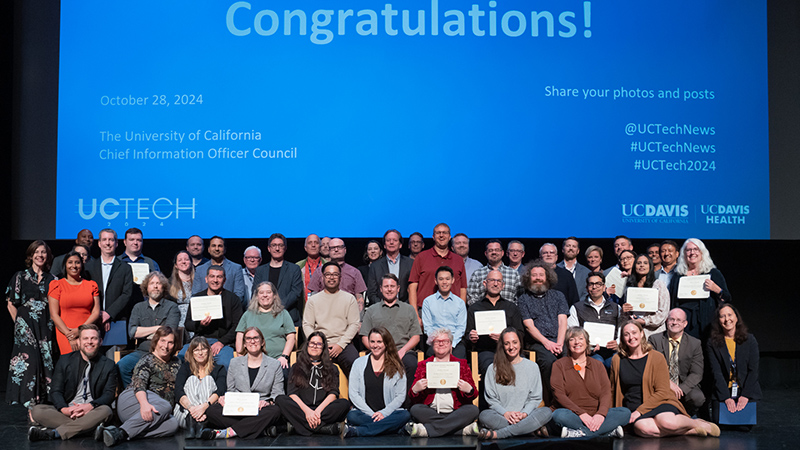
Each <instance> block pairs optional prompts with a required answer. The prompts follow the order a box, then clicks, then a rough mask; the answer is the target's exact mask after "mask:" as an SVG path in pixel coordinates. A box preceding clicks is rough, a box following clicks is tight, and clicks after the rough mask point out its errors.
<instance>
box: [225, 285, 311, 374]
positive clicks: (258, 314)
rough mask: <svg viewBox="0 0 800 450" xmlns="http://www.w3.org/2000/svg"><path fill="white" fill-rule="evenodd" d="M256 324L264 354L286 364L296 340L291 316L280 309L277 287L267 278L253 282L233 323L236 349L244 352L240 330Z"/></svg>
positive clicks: (244, 330) (243, 330)
mask: <svg viewBox="0 0 800 450" xmlns="http://www.w3.org/2000/svg"><path fill="white" fill-rule="evenodd" d="M252 327H256V328H258V329H259V331H261V338H262V339H263V340H264V351H265V352H266V354H267V356H269V357H271V358H274V359H275V360H277V361H278V362H279V363H280V365H281V367H282V368H283V369H284V370H286V369H288V368H289V355H290V354H291V353H292V350H293V349H294V344H295V342H297V332H296V331H295V328H294V322H292V317H291V316H290V315H289V313H288V312H286V310H285V309H283V304H281V297H280V295H278V289H277V288H276V287H275V285H274V284H272V283H270V282H269V281H264V282H262V283H261V284H259V285H258V286H256V289H255V294H254V295H253V298H251V299H250V305H248V307H247V311H245V312H244V314H243V315H242V318H241V319H239V324H238V325H237V326H236V347H235V348H236V352H237V353H239V354H240V355H243V354H245V353H246V352H247V348H246V345H245V344H246V342H245V340H244V334H245V332H246V331H247V329H248V328H252Z"/></svg>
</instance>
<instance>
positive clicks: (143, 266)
mask: <svg viewBox="0 0 800 450" xmlns="http://www.w3.org/2000/svg"><path fill="white" fill-rule="evenodd" d="M128 265H129V266H131V272H133V282H134V283H136V284H142V280H144V277H146V276H147V274H148V273H150V266H148V265H147V263H128Z"/></svg>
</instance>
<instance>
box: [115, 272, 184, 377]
mask: <svg viewBox="0 0 800 450" xmlns="http://www.w3.org/2000/svg"><path fill="white" fill-rule="evenodd" d="M141 289H142V294H143V295H144V298H145V301H142V302H139V303H137V304H135V305H133V310H132V311H131V319H130V321H129V322H128V337H129V338H131V339H137V340H138V343H139V345H137V346H136V351H134V352H133V353H129V354H127V355H125V357H124V358H122V359H120V360H119V362H118V363H117V367H119V373H120V378H121V379H122V388H123V389H125V388H126V387H128V385H129V384H130V382H131V376H132V375H133V368H134V367H136V363H137V362H139V360H140V359H142V356H144V355H146V354H147V353H148V352H150V337H151V336H152V335H153V333H155V332H156V330H158V328H159V327H162V326H168V327H172V329H173V330H177V329H178V322H179V321H180V320H181V311H180V309H178V304H177V303H175V302H174V301H162V300H164V299H165V298H166V296H167V295H168V292H169V280H167V277H165V276H164V274H162V273H161V272H150V273H149V274H147V276H146V277H144V280H142V286H141Z"/></svg>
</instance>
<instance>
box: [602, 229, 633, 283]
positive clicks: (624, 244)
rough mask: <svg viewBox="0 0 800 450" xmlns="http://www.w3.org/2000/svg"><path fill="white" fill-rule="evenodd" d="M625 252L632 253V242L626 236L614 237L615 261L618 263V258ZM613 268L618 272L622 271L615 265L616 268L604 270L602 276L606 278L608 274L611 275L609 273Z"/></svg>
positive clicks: (612, 267)
mask: <svg viewBox="0 0 800 450" xmlns="http://www.w3.org/2000/svg"><path fill="white" fill-rule="evenodd" d="M625 250H628V251H630V252H633V242H631V239H630V238H629V237H628V236H624V235H619V236H617V237H615V238H614V256H616V257H617V261H619V256H620V255H621V254H622V252H624V251H625ZM614 267H616V268H617V269H619V270H622V268H621V267H620V265H619V264H617V265H616V266H611V267H609V268H608V269H606V270H604V271H603V275H605V276H608V274H609V273H611V271H612V270H613V269H614ZM626 276H627V275H626Z"/></svg>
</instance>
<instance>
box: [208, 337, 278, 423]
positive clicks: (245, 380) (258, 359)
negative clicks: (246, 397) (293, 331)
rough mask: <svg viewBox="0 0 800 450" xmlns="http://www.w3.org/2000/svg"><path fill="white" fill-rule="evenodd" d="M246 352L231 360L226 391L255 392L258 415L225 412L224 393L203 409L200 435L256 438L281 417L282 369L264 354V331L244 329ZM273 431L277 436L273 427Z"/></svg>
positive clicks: (275, 361)
mask: <svg viewBox="0 0 800 450" xmlns="http://www.w3.org/2000/svg"><path fill="white" fill-rule="evenodd" d="M244 342H245V344H244V345H245V349H246V350H247V354H246V355H244V356H239V357H238V358H234V359H233V360H232V361H231V365H230V370H229V371H228V390H227V392H258V397H259V401H258V415H257V416H226V415H224V414H223V413H222V409H223V407H224V406H225V396H224V395H223V396H222V397H220V398H219V401H218V402H217V403H214V404H213V405H211V406H210V407H209V408H208V410H206V415H207V416H208V421H207V422H206V426H207V427H209V428H205V429H203V430H202V431H201V433H200V437H201V439H227V438H232V437H236V436H240V437H241V438H242V439H255V438H257V437H259V436H260V435H262V433H264V430H266V429H267V428H269V427H271V426H274V425H275V423H277V422H278V419H280V417H281V411H280V409H279V408H278V407H277V406H276V405H275V401H274V400H275V398H276V397H278V396H279V395H283V371H282V370H281V364H280V363H279V362H278V361H277V360H276V359H274V358H270V357H269V356H267V354H266V353H267V352H266V350H265V349H264V335H263V334H261V330H259V329H258V328H256V327H250V328H248V329H247V330H246V331H245V333H244ZM272 435H275V436H277V432H276V431H275V430H273V431H272Z"/></svg>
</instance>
